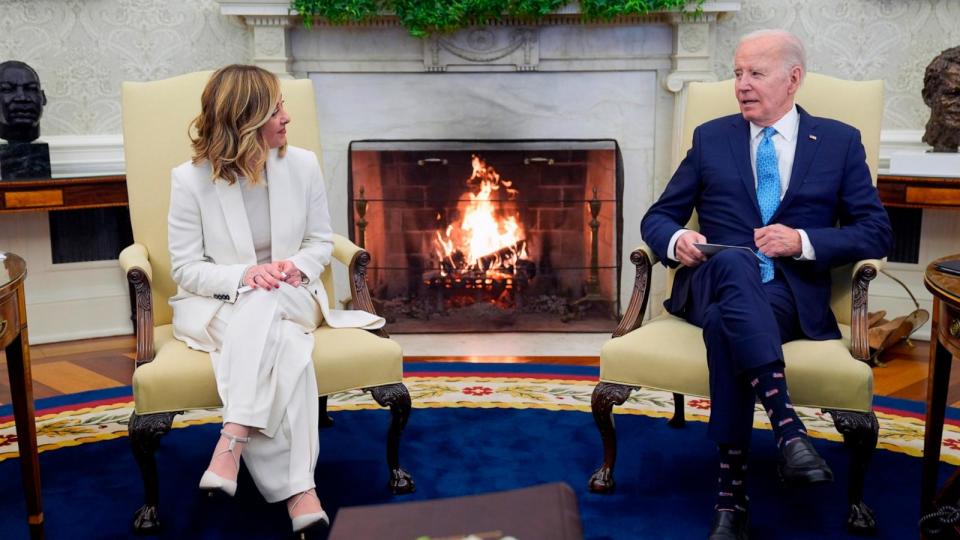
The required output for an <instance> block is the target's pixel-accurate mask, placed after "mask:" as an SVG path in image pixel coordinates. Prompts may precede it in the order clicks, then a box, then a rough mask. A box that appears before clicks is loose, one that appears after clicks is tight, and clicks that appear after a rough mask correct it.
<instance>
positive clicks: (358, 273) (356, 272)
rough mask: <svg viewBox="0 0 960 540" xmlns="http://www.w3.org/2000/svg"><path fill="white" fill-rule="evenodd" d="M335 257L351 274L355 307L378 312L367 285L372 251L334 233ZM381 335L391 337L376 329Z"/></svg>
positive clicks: (351, 295) (351, 291)
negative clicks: (368, 266)
mask: <svg viewBox="0 0 960 540" xmlns="http://www.w3.org/2000/svg"><path fill="white" fill-rule="evenodd" d="M333 258H334V259H335V260H337V261H338V262H340V263H341V264H343V265H345V266H346V267H347V269H348V270H347V272H348V274H349V276H350V297H351V298H352V299H353V307H354V309H362V310H364V311H367V312H369V313H373V314H374V315H376V314H377V310H376V309H375V308H374V306H373V299H372V298H370V289H369V288H368V287H367V265H369V264H370V252H369V251H367V250H365V249H363V248H361V247H360V246H358V245H356V244H354V243H353V242H351V241H350V240H348V239H347V238H346V237H344V236H341V235H339V234H334V235H333ZM374 333H375V334H377V335H378V336H381V337H389V336H388V335H387V332H386V331H384V330H383V329H382V328H381V329H379V330H376V331H374Z"/></svg>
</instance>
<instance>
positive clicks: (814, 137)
mask: <svg viewBox="0 0 960 540" xmlns="http://www.w3.org/2000/svg"><path fill="white" fill-rule="evenodd" d="M807 137H810V140H811V141H815V140H817V136H816V135H807Z"/></svg>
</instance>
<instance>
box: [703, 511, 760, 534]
mask: <svg viewBox="0 0 960 540" xmlns="http://www.w3.org/2000/svg"><path fill="white" fill-rule="evenodd" d="M749 538H750V520H749V519H748V517H747V513H746V512H728V511H726V510H724V511H720V510H717V512H716V514H714V515H713V528H712V529H710V536H708V537H707V540H749Z"/></svg>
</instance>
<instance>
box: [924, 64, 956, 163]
mask: <svg viewBox="0 0 960 540" xmlns="http://www.w3.org/2000/svg"><path fill="white" fill-rule="evenodd" d="M922 95H923V102H924V103H926V104H927V106H928V107H930V120H929V121H927V130H926V132H925V133H924V134H923V142H925V143H927V144H929V145H930V146H932V147H933V151H934V152H956V151H957V146H958V144H960V47H953V48H950V49H947V50H945V51H943V52H941V53H940V54H938V55H937V56H936V58H934V59H933V61H932V62H930V65H929V66H927V70H926V72H924V74H923V92H922Z"/></svg>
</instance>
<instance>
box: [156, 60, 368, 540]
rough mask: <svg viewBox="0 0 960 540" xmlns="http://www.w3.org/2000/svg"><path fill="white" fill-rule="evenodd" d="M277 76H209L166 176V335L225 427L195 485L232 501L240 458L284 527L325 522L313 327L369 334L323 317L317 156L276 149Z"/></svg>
mask: <svg viewBox="0 0 960 540" xmlns="http://www.w3.org/2000/svg"><path fill="white" fill-rule="evenodd" d="M289 122H290V117H289V116H288V115H287V112H286V111H285V110H284V106H283V98H282V96H281V95H280V85H279V82H278V81H277V79H276V77H275V76H274V75H273V74H271V73H269V72H268V71H266V70H263V69H261V68H258V67H255V66H243V65H232V66H227V67H225V68H222V69H220V70H218V71H217V72H215V73H214V74H213V75H212V76H211V78H210V81H209V82H208V83H207V86H206V88H205V89H204V91H203V95H202V98H201V113H200V115H199V116H198V117H197V118H196V119H194V121H193V122H192V124H191V128H192V133H191V140H192V143H193V152H194V155H193V158H192V159H191V160H190V161H188V162H186V163H184V164H182V165H180V166H178V167H176V168H174V169H173V173H172V180H171V195H170V214H169V217H168V236H169V238H168V239H169V245H170V256H171V262H172V272H173V279H174V280H175V281H176V283H177V286H178V291H177V294H176V296H174V297H173V298H171V300H170V305H171V306H172V307H173V327H174V334H175V336H176V337H177V338H178V339H181V340H183V341H184V342H186V343H187V344H188V345H189V346H190V347H191V348H194V349H199V350H203V351H208V352H209V353H210V357H211V359H212V362H213V367H214V372H215V373H216V379H217V390H218V392H219V394H220V398H221V401H222V402H223V422H224V424H223V429H222V430H221V436H220V438H219V440H218V442H217V444H216V447H215V448H214V451H213V456H212V457H211V459H210V464H209V466H208V468H207V470H206V471H205V472H204V474H203V476H202V478H201V479H200V488H201V489H203V490H206V491H210V492H211V493H212V492H223V493H226V494H227V495H230V496H232V495H233V494H234V493H235V492H236V489H237V483H236V480H237V474H238V472H239V465H240V459H241V455H242V456H243V460H244V462H245V463H246V466H247V469H248V470H249V471H250V475H251V476H252V477H253V480H254V482H255V483H256V485H257V488H258V489H259V490H260V492H261V493H262V494H263V496H264V498H265V499H266V500H267V501H268V502H279V501H284V500H285V501H286V502H287V510H288V512H289V515H290V518H291V520H292V524H293V530H294V532H305V531H306V530H308V529H315V528H321V527H324V526H327V525H329V520H328V518H327V515H326V513H325V512H324V511H323V508H322V506H321V504H320V500H319V499H318V498H317V495H316V491H315V489H314V487H315V483H314V468H315V466H316V462H317V457H318V448H317V445H318V440H317V439H318V434H317V430H318V427H317V426H318V420H319V405H318V401H317V383H316V377H315V372H314V367H313V362H312V361H311V355H312V351H313V344H314V340H313V336H312V331H313V330H314V329H315V328H316V327H317V326H318V325H319V324H320V323H321V321H323V320H326V321H327V324H329V325H331V326H335V327H344V326H352V327H362V328H378V327H380V326H382V325H383V319H381V318H379V317H377V316H376V315H372V314H369V313H366V312H362V311H349V312H342V311H341V312H332V311H331V310H329V309H328V308H327V303H326V292H325V291H324V290H323V285H322V283H321V281H320V274H321V272H322V271H323V269H324V267H325V266H326V265H328V264H329V263H330V257H331V253H332V251H333V241H332V230H331V227H330V217H329V213H328V210H327V198H326V192H325V189H324V183H323V178H322V176H321V173H320V167H319V164H318V163H317V157H316V155H314V154H313V153H312V152H310V151H307V150H303V149H300V148H296V147H288V146H287V143H286V125H287V124H288V123H289Z"/></svg>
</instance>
